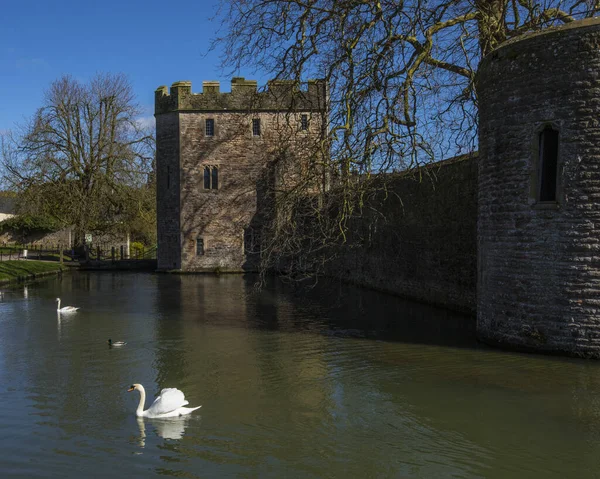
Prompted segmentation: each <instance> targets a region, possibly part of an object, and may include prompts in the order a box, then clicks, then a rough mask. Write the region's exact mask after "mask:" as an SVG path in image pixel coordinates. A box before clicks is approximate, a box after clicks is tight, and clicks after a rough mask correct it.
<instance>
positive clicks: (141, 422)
mask: <svg viewBox="0 0 600 479" xmlns="http://www.w3.org/2000/svg"><path fill="white" fill-rule="evenodd" d="M136 419H137V423H138V427H139V428H140V436H139V441H138V442H139V445H140V447H144V446H145V445H146V424H145V423H146V421H147V422H148V426H149V427H153V428H154V431H155V432H156V434H157V435H158V436H160V437H162V438H163V439H181V438H183V434H184V433H185V428H186V427H187V423H188V421H189V420H190V419H191V418H190V416H180V417H172V418H165V419H156V418H154V419H144V418H142V417H138V418H136ZM150 430H151V429H150Z"/></svg>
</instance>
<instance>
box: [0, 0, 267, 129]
mask: <svg viewBox="0 0 600 479" xmlns="http://www.w3.org/2000/svg"><path fill="white" fill-rule="evenodd" d="M218 4H219V0H195V1H189V2H166V1H164V0H162V1H160V2H159V1H155V0H144V1H140V0H121V1H115V0H103V1H95V2H94V1H85V0H79V1H74V0H57V1H56V2H52V1H49V0H16V1H9V0H2V2H0V5H1V6H2V16H3V21H2V26H1V27H0V131H4V130H9V129H11V128H13V127H14V126H15V125H16V124H19V123H21V124H22V123H23V122H24V120H25V119H26V118H28V117H30V116H31V115H32V114H33V113H34V112H35V110H36V108H38V107H39V106H41V104H42V101H43V94H44V90H45V89H46V88H47V87H48V86H49V85H50V83H51V82H52V81H53V80H55V79H57V78H59V77H60V76H62V75H63V74H70V75H72V76H73V77H74V78H76V79H78V80H81V81H87V80H88V79H89V78H91V77H92V76H93V75H94V74H95V73H97V72H112V73H125V74H126V75H127V76H128V77H129V80H130V81H131V84H132V86H133V89H134V91H135V93H136V94H137V99H138V102H139V103H140V105H141V106H142V107H143V109H144V115H145V116H146V117H148V118H150V117H152V115H153V110H154V90H155V89H156V88H157V87H158V86H159V85H171V84H172V83H173V82H175V81H179V80H191V81H192V90H193V91H194V92H200V91H201V89H202V81H203V80H220V81H221V84H222V87H221V91H229V80H230V78H229V75H228V73H229V72H222V71H221V69H220V58H219V54H218V52H209V45H210V42H211V40H212V39H213V38H214V37H215V36H216V35H217V34H218V28H219V22H218V21H217V20H215V19H214V18H213V17H214V16H215V14H216V12H217V8H218ZM237 74H239V75H240V76H246V77H247V78H253V79H257V80H258V81H259V84H262V83H264V81H263V79H261V78H260V77H259V76H257V75H256V74H253V72H252V71H240V72H237Z"/></svg>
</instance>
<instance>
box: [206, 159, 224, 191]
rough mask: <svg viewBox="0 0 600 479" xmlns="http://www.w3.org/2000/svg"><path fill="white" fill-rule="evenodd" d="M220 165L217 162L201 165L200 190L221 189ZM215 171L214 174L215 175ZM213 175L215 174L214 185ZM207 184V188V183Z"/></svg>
mask: <svg viewBox="0 0 600 479" xmlns="http://www.w3.org/2000/svg"><path fill="white" fill-rule="evenodd" d="M220 170H221V165H219V164H212V163H211V164H205V165H202V180H201V183H202V191H218V190H220V189H221V176H222V175H221V171H220ZM207 172H208V182H207V175H206V173H207ZM215 173H216V175H215ZM215 176H216V186H215V185H214V183H215ZM207 184H208V188H207V186H206V185H207Z"/></svg>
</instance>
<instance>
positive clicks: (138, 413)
mask: <svg viewBox="0 0 600 479" xmlns="http://www.w3.org/2000/svg"><path fill="white" fill-rule="evenodd" d="M138 390H139V391H140V403H139V404H138V407H137V409H136V410H135V415H136V416H137V417H142V416H143V415H144V404H145V403H146V390H145V389H144V386H142V385H141V384H140V385H139V386H138Z"/></svg>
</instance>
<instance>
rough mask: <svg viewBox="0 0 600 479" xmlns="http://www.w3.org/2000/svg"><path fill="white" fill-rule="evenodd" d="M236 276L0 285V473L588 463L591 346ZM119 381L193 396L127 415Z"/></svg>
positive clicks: (595, 408)
mask: <svg viewBox="0 0 600 479" xmlns="http://www.w3.org/2000/svg"><path fill="white" fill-rule="evenodd" d="M252 286H253V280H252V279H251V278H246V279H244V278H242V277H239V276H221V277H212V276H170V275H150V274H148V275H144V274H121V273H119V274H114V273H89V274H84V273H79V274H77V273H76V274H73V275H64V276H63V277H62V278H53V279H49V280H46V281H43V282H40V283H37V284H31V285H29V286H27V287H23V286H18V287H14V288H11V289H7V288H6V287H5V288H4V295H3V296H2V299H1V300H0V448H1V449H0V450H1V451H2V454H1V455H0V476H1V477H3V478H4V477H148V476H154V475H166V476H177V477H206V478H213V477H244V478H263V477H273V478H281V477H289V478H296V477H297V478H317V477H318V478H329V477H332V478H333V477H335V478H337V477H343V478H354V477H356V478H367V477H391V478H520V477H523V478H537V477H539V478H553V477H556V478H586V477H598V475H599V473H598V472H597V471H599V466H600V363H598V362H590V361H583V360H569V359H560V358H552V357H544V356H536V355H525V354H514V353H507V352H502V351H498V350H494V349H490V348H486V347H483V346H480V345H477V344H476V342H475V341H474V335H473V321H472V319H470V318H466V317H462V316H459V315H455V314H452V313H449V312H445V311H442V310H438V309H434V308H428V307H425V306H422V305H418V304H415V303H410V302H405V301H402V300H400V299H397V298H394V297H390V296H386V295H380V294H376V293H373V292H369V291H364V290H360V289H349V288H347V287H341V286H339V285H321V284H319V285H317V286H316V287H315V288H313V289H310V290H308V291H295V290H294V289H293V288H290V287H288V286H286V285H282V284H279V283H273V284H270V285H268V286H267V287H266V288H265V289H263V290H262V291H261V292H259V293H255V292H254V290H253V287H252ZM57 296H60V297H61V298H62V300H63V305H75V306H80V307H81V310H80V312H78V313H77V314H76V315H74V316H69V317H65V316H62V317H60V316H57V314H56V305H55V302H54V298H56V297H57ZM109 337H110V338H112V339H113V340H125V341H127V343H128V344H127V345H126V346H125V347H124V348H122V349H117V348H112V349H110V348H109V347H108V346H107V344H106V341H107V339H108V338H109ZM134 382H138V383H142V384H143V385H144V386H145V388H146V391H147V393H148V395H149V400H151V399H153V397H154V396H155V395H156V394H157V393H158V392H159V391H160V389H161V388H164V387H177V388H179V389H181V390H183V391H184V393H185V394H186V398H187V399H188V400H189V402H190V405H191V406H197V405H202V408H201V409H199V410H198V411H196V412H194V413H193V414H192V415H191V416H189V417H185V418H182V419H171V420H164V419H163V420H156V419H154V420H152V419H144V420H138V419H136V417H135V414H134V411H135V408H136V406H137V403H138V398H139V396H138V393H137V392H133V393H128V392H127V387H128V386H129V385H130V384H131V383H134ZM148 405H149V401H148V402H147V406H148Z"/></svg>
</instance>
